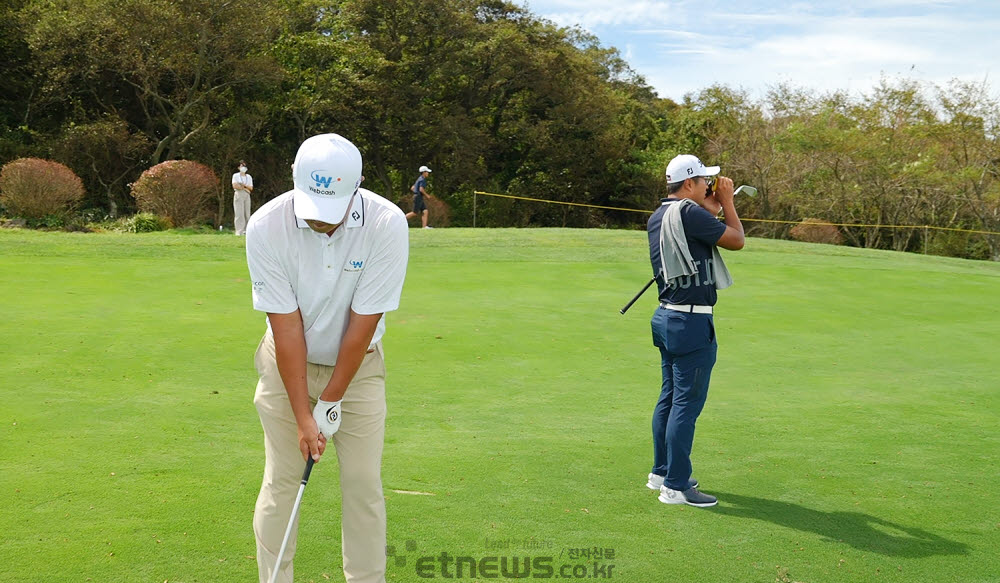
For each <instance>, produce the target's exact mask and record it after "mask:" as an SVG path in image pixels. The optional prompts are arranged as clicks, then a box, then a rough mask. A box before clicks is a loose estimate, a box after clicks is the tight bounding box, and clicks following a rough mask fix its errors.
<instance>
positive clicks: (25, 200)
mask: <svg viewBox="0 0 1000 583" xmlns="http://www.w3.org/2000/svg"><path fill="white" fill-rule="evenodd" d="M83 195H84V189H83V181H82V180H80V177H79V176H77V175H76V174H75V173H74V172H73V171H72V170H70V169H69V168H67V167H66V166H63V165H62V164H60V163H58V162H52V161H50V160H42V159H39V158H19V159H17V160H14V161H13V162H9V163H8V164H6V165H5V166H4V167H3V169H2V170H0V201H2V203H3V206H4V207H5V208H6V212H7V213H8V214H9V215H11V216H17V217H23V218H25V219H29V221H38V222H52V221H56V222H60V223H61V217H62V216H63V215H65V214H66V213H67V212H69V211H70V210H72V208H73V206H74V205H75V204H76V203H77V202H78V201H79V200H80V199H82V198H83ZM53 217H55V218H54V219H53Z"/></svg>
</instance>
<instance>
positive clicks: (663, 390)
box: [646, 154, 744, 507]
mask: <svg viewBox="0 0 1000 583" xmlns="http://www.w3.org/2000/svg"><path fill="white" fill-rule="evenodd" d="M666 174H667V198H665V199H663V200H662V201H661V204H660V207H659V208H658V209H657V210H656V212H654V213H653V215H652V216H651V217H650V219H649V223H648V224H647V234H648V237H649V259H650V263H651V264H652V267H653V273H654V274H656V278H655V279H656V283H657V287H658V289H659V300H660V306H659V308H657V310H656V312H655V313H654V314H653V319H652V322H651V324H652V329H653V345H654V346H656V347H657V348H659V350H660V369H661V371H662V379H663V380H662V383H661V387H660V397H659V399H658V400H657V403H656V408H655V409H654V410H653V470H652V472H650V474H649V476H648V477H647V482H646V486H647V487H648V488H650V489H652V490H659V492H660V496H659V500H660V502H663V503H665V504H689V505H691V506H699V507H706V506H714V505H715V504H716V503H717V500H716V498H715V496H710V495H708V494H704V493H702V492H700V491H699V490H698V482H697V481H696V480H694V479H692V478H691V448H692V446H693V444H694V428H695V422H696V421H697V420H698V416H699V415H700V414H701V411H702V408H703V407H704V406H705V400H706V398H707V397H708V383H709V378H710V377H711V375H712V367H713V366H714V365H715V357H716V352H717V349H718V344H717V342H716V338H715V322H714V320H713V314H712V312H713V311H714V308H713V306H715V302H716V298H717V293H716V290H719V289H724V288H726V287H728V286H729V285H730V284H731V283H732V278H731V277H730V275H729V272H728V270H727V269H726V265H725V263H724V262H723V261H722V256H721V254H720V253H719V250H718V247H722V248H723V249H729V250H733V251H736V250H739V249H742V248H743V243H744V235H743V224H742V223H741V222H740V218H739V216H738V215H737V214H736V207H735V206H734V205H733V181H732V180H730V179H729V178H726V177H724V176H717V175H718V174H719V167H718V166H709V167H706V166H705V165H704V164H703V163H702V162H701V160H699V159H698V158H697V157H695V156H692V155H690V154H685V155H681V156H677V157H675V158H674V159H673V160H671V161H670V163H669V164H668V165H667V172H666ZM716 182H717V184H713V183H716ZM713 186H717V188H714V189H713ZM713 190H714V192H713ZM720 211H722V212H724V213H725V222H724V223H722V222H719V220H718V219H717V218H716V217H717V216H718V214H719V212H720Z"/></svg>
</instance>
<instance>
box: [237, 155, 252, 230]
mask: <svg viewBox="0 0 1000 583" xmlns="http://www.w3.org/2000/svg"><path fill="white" fill-rule="evenodd" d="M251 192H253V176H250V175H249V174H247V165H246V162H244V161H243V160H240V167H239V172H237V173H236V174H233V227H234V228H235V229H236V234H237V235H246V234H247V221H249V220H250V193H251Z"/></svg>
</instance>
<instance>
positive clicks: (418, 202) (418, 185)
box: [406, 166, 433, 229]
mask: <svg viewBox="0 0 1000 583" xmlns="http://www.w3.org/2000/svg"><path fill="white" fill-rule="evenodd" d="M430 175H431V169H430V168H428V167H427V166H421V167H420V176H417V181H416V182H414V183H413V186H411V187H410V192H412V193H413V210H412V211H410V212H408V213H406V220H410V219H411V218H413V217H415V216H417V215H418V214H419V215H420V223H421V225H423V227H424V228H425V229H432V228H433V227H429V226H427V218H428V212H427V203H426V202H424V195H427V196H430V194H428V193H427V177H428V176H430Z"/></svg>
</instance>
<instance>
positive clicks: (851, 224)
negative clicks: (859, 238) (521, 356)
mask: <svg viewBox="0 0 1000 583" xmlns="http://www.w3.org/2000/svg"><path fill="white" fill-rule="evenodd" d="M473 193H474V194H481V195H483V196H498V197H500V198H512V199H515V200H530V201H533V202H544V203H548V204H564V205H567V206H582V207H587V208H595V209H605V210H610V211H626V212H630V213H643V214H646V215H648V214H650V213H651V212H652V211H648V210H641V209H628V208H621V207H614V206H600V205H596V204H583V203H579V202H563V201H561V200H546V199H544V198H531V197H527V196H513V195H510V194H496V193H495V192H483V191H481V190H476V191H474V192H473ZM740 220H741V221H748V222H755V223H779V224H786V225H797V224H799V223H801V222H802V221H779V220H776V219H744V218H741V219H740ZM823 224H824V225H833V226H834V227H866V228H871V227H874V228H878V229H934V230H936V231H954V232H956V233H974V234H979V235H1000V232H997V231H977V230H974V229H956V228H954V227H935V226H932V225H869V224H862V223H827V222H825V221H824V222H823Z"/></svg>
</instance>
